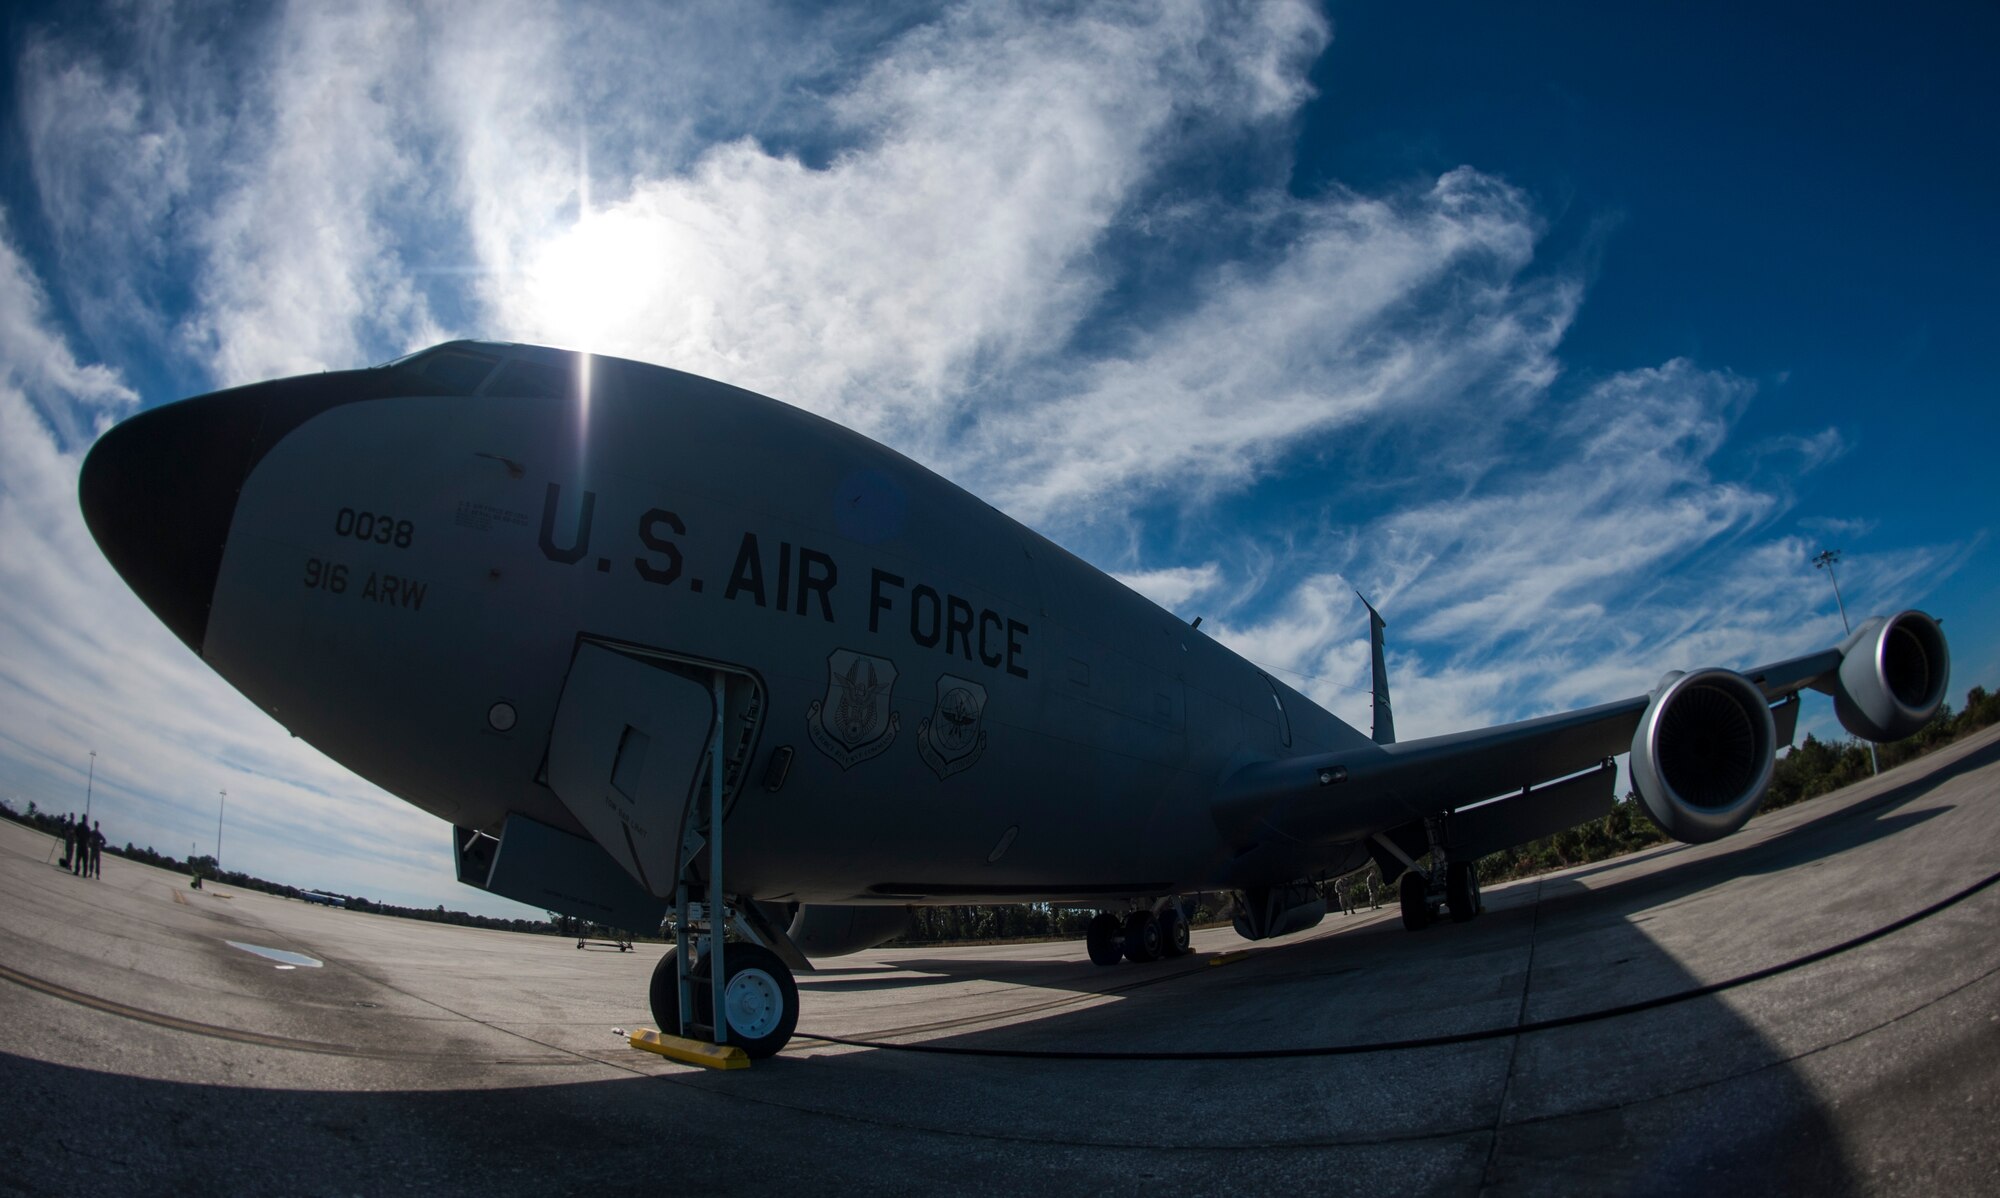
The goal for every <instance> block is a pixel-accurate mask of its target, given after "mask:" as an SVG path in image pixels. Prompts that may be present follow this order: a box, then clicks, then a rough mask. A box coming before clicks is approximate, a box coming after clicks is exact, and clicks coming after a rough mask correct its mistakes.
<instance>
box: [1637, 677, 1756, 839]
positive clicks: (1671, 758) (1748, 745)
mask: <svg viewBox="0 0 2000 1198" xmlns="http://www.w3.org/2000/svg"><path fill="white" fill-rule="evenodd" d="M1777 739H1778V738H1777V729H1776V727H1775V725H1774V724H1773V722H1772V719H1771V707H1770V704H1769V703H1767V702H1766V701H1765V699H1764V692H1763V691H1761V690H1759V689H1758V688H1757V686H1756V684H1755V683H1753V682H1751V681H1750V680H1749V679H1748V678H1745V677H1744V676H1743V675H1741V674H1738V673H1736V672H1734V671H1732V670H1714V669H1710V670H1696V671H1694V672H1692V673H1688V674H1679V675H1675V674H1669V675H1667V677H1666V678H1665V679H1664V680H1663V681H1662V683H1661V686H1660V688H1659V689H1658V690H1656V691H1655V692H1654V693H1653V701H1652V702H1651V703H1650V704H1649V705H1648V706H1647V707H1646V714H1645V715H1644V717H1642V718H1641V719H1640V721H1639V728H1638V731H1636V732H1634V733H1633V734H1632V786H1633V788H1634V789H1635V790H1637V791H1638V792H1639V798H1640V800H1641V801H1642V802H1644V803H1645V805H1646V813H1647V814H1648V815H1650V816H1652V817H1653V822H1654V823H1656V824H1658V825H1659V826H1660V830H1661V831H1663V832H1665V833H1666V834H1667V835H1669V836H1671V837H1673V838H1674V839H1675V840H1681V841H1686V842H1687V843H1689V844H1704V843H1707V842H1708V841H1711V840H1717V839H1720V838H1721V837H1724V836H1727V835H1729V834H1730V833H1731V832H1734V831H1736V830H1737V829H1738V828H1740V827H1742V826H1743V825H1744V824H1745V823H1746V822H1748V820H1749V819H1750V817H1751V816H1753V815H1755V814H1756V813H1757V807H1758V804H1760V803H1762V802H1763V801H1764V792H1765V790H1767V789H1768V788H1769V787H1770V785H1771V773H1772V770H1773V768H1774V767H1775V755H1776V753H1777Z"/></svg>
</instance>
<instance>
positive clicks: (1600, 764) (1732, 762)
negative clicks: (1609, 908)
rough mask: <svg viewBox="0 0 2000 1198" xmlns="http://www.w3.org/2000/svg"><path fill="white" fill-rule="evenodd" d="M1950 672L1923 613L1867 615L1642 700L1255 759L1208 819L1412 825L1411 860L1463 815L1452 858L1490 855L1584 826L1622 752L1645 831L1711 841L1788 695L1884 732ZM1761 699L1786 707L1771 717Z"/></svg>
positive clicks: (1928, 702) (1784, 728)
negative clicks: (1806, 696)
mask: <svg viewBox="0 0 2000 1198" xmlns="http://www.w3.org/2000/svg"><path fill="white" fill-rule="evenodd" d="M1949 668H1950V661H1949V655H1948V651H1947V650H1946V647H1945V641H1944V636H1943V633H1942V631H1941V630H1940V629H1939V628H1938V626H1937V624H1936V622H1935V621H1934V620H1932V619H1931V618H1930V617H1929V616H1927V615H1925V614H1924V613H1922V612H1914V611H1912V612H1903V613H1901V614H1900V615H1897V616H1893V617H1890V618H1887V619H1883V618H1881V617H1877V618H1875V619H1871V620H1869V621H1867V622H1866V623H1864V624H1863V625H1862V626H1861V627H1860V628H1858V629H1856V630H1855V631H1854V633H1853V634H1852V635H1850V636H1849V637H1848V638H1847V639H1846V640H1844V641H1843V642H1842V643H1841V644H1840V645H1837V646H1835V647H1833V648H1830V649H1825V650H1822V651H1820V652H1817V653H1810V654H1806V655H1803V656H1800V657H1794V658H1789V659H1787V660H1784V661H1779V662H1773V663H1771V664H1769V665H1764V666H1759V667H1757V668H1755V669H1752V670H1747V671H1743V672H1741V673H1738V672H1735V671H1730V670H1722V669H1704V670H1696V671H1692V672H1687V673H1680V672H1676V673H1672V674H1669V675H1667V676H1666V677H1665V678H1663V679H1662V680H1661V682H1660V685H1659V686H1658V687H1657V688H1656V689H1655V690H1654V691H1653V692H1652V693H1651V694H1649V695H1639V696H1635V697H1633V698H1630V699H1624V700H1620V701H1618V702H1615V703H1606V704H1602V705H1600V706H1597V707H1588V708H1584V709H1582V710H1578V711H1571V712H1564V713H1562V714H1559V715H1549V716H1541V717H1538V718H1536V719H1531V720H1522V721H1520V722H1518V723H1512V724H1502V725H1499V726H1497V727H1492V728H1483V729H1479V730H1476V731H1470V732H1456V733H1451V734H1449V735H1446V736H1434V737H1428V738H1425V739H1423V740H1414V741H1404V742H1402V743H1398V744H1387V745H1363V746H1359V747H1357V748H1354V749H1349V750H1343V751H1338V752H1332V753H1323V754H1312V755H1305V756H1300V757H1293V758H1288V759H1284V760H1279V761H1270V762H1262V763H1258V764H1256V765H1252V766H1249V767H1247V768H1245V769H1244V770H1242V771H1241V772H1239V773H1238V774H1237V775H1236V776H1234V777H1233V778H1232V779H1230V781H1229V783H1228V784H1227V785H1226V786H1225V788H1224V791H1223V793H1222V795H1221V796H1220V797H1219V798H1218V800H1217V801H1216V804H1215V808H1214V814H1215V818H1216V822H1217V824H1218V826H1219V827H1220V828H1221V830H1222V831H1223V834H1224V836H1225V837H1226V838H1227V839H1228V840H1229V841H1230V842H1231V843H1233V844H1235V845H1237V846H1239V847H1247V846H1250V845H1254V844H1257V843H1260V842H1264V841H1268V840H1271V839H1274V838H1275V839H1278V840H1282V841H1289V842H1292V843H1295V844H1301V845H1315V844H1325V845H1334V844H1340V843H1351V842H1354V841H1356V840H1361V839H1364V838H1368V837H1371V836H1374V835H1376V834H1378V833H1390V834H1394V833H1396V832H1397V831H1398V830H1402V835H1400V836H1394V837H1393V838H1394V839H1396V840H1398V841H1399V843H1401V844H1402V845H1403V851H1405V852H1408V851H1409V849H1410V848H1411V847H1412V845H1411V844H1410V837H1409V829H1410V827H1411V826H1412V825H1415V828H1416V838H1415V842H1414V852H1413V853H1410V855H1412V856H1414V855H1420V854H1421V853H1422V852H1423V851H1424V840H1423V831H1422V824H1423V821H1424V820H1426V819H1428V818H1430V817H1434V816H1440V815H1446V816H1451V814H1452V813H1462V815H1459V816H1456V817H1453V818H1455V819H1458V820H1460V821H1462V822H1465V823H1466V824H1467V825H1468V828H1469V831H1468V835H1467V839H1468V840H1469V841H1472V842H1476V844H1475V845H1469V846H1468V850H1462V851H1476V852H1491V851H1495V850H1497V849H1502V848H1507V847H1510V846H1511V845H1512V844H1519V843H1524V842H1525V841H1527V840H1532V839H1535V838H1536V837H1538V836H1543V835H1548V834H1550V833H1551V832H1555V831H1560V830H1562V829H1563V828H1568V827H1573V826H1575V825H1576V824H1577V823H1580V822H1582V820H1583V819H1588V818H1590V816H1591V814H1592V813H1593V812H1596V811H1598V806H1597V805H1598V804H1599V803H1601V804H1604V805H1608V803H1609V800H1610V789H1611V784H1612V777H1613V770H1612V768H1611V759H1612V758H1613V757H1615V756H1617V755H1618V754H1620V753H1625V752H1631V753H1632V754H1633V758H1632V763H1631V773H1632V781H1633V786H1634V788H1635V789H1636V790H1637V791H1638V792H1639V794H1640V796H1641V798H1642V799H1644V800H1645V803H1646V807H1647V810H1648V811H1649V812H1650V813H1651V814H1652V815H1653V818H1654V820H1655V822H1658V823H1659V824H1660V825H1661V827H1662V828H1663V829H1665V830H1666V831H1667V832H1668V833H1669V834H1670V835H1673V836H1675V837H1676V838H1678V839H1681V840H1686V841H1705V840H1712V839H1715V838H1716V837H1719V836H1723V835H1727V834H1728V833H1730V832H1733V831H1735V830H1736V829H1737V828H1738V827H1741V826H1742V824H1743V823H1744V822H1745V821H1747V820H1748V819H1749V818H1750V816H1751V815H1752V814H1754V813H1755V811H1756V808H1757V805H1758V804H1759V803H1760V802H1761V801H1762V798H1763V793H1764V790H1765V788H1766V787H1768V786H1769V784H1770V779H1771V772H1772V767H1773V761H1774V756H1775V753H1776V749H1777V746H1778V745H1779V744H1781V743H1789V742H1790V740H1791V736H1792V731H1793V728H1794V726H1795V725H1796V719H1797V702H1796V700H1795V699H1791V696H1794V695H1795V694H1796V693H1797V692H1798V691H1800V690H1803V689H1805V688H1807V687H1812V688H1815V689H1818V690H1822V691H1825V692H1827V693H1829V694H1832V695H1833V696H1834V700H1835V710H1836V712H1837V713H1838V715H1839V717H1840V719H1841V722H1842V724H1843V725H1845V726H1846V727H1847V729H1848V730H1849V731H1850V732H1853V733H1854V734H1856V735H1857V736H1861V737H1863V738H1865V739H1869V740H1890V739H1897V738H1900V737H1903V736H1907V735H1909V734H1910V733H1912V732H1914V731H1916V730H1917V729H1918V728H1920V727H1922V726H1923V724H1924V723H1925V722H1927V721H1928V720H1929V719H1930V718H1931V717H1932V716H1933V715H1935V714H1936V711H1937V709H1938V705H1939V704H1940V703H1942V701H1943V697H1944V693H1945V686H1946V683H1947V678H1948V674H1949ZM1773 700H1787V701H1785V702H1782V703H1781V705H1780V706H1779V707H1778V708H1777V709H1776V711H1775V713H1774V711H1773V708H1772V707H1771V703H1772V701H1773ZM1487 800H1498V801H1497V802H1491V803H1489V802H1487ZM1467 808H1470V809H1471V810H1470V811H1467V810H1466V809H1467ZM1579 812H1581V813H1582V814H1581V815H1579V814H1578V813H1579ZM1515 837H1518V838H1515ZM1495 841H1499V842H1501V843H1494V842H1495Z"/></svg>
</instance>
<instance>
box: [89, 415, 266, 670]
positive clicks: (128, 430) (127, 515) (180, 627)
mask: <svg viewBox="0 0 2000 1198" xmlns="http://www.w3.org/2000/svg"><path fill="white" fill-rule="evenodd" d="M267 391H268V385H266V386H262V387H244V388H239V389H237V390H235V391H225V392H220V393H217V394H215V395H204V396H201V397H199V398H196V399H187V400H182V401H181V402H179V403H172V404H166V405H164V406H162V407H158V408H153V409H151V410H148V411H144V412H140V413H139V414H138V415H136V416H133V417H131V418H130V419H128V420H126V421H124V422H123V423H121V424H119V425H118V426H117V427H115V428H113V429H112V430H111V431H110V432H107V433H105V434H104V435H103V436H102V437H100V438H98V441H97V444H96V445H94V446H92V447H91V450H90V454H89V456H88V457H86V458H85V459H84V462H83V474H82V477H81V479H80V481H79V483H78V499H79V501H80V502H81V503H82V505H83V518H84V522H85V523H86V524H88V525H89V526H90V534H91V535H92V536H93V537H95V538H97V544H98V547H99V548H100V549H102V550H103V551H104V556H105V557H106V558H108V559H110V562H111V565H112V567H113V568H115V569H116V570H117V571H118V573H119V574H120V575H121V576H123V577H124V579H125V582H126V585H128V586H130V587H131V588H132V589H133V591H135V592H137V594H138V596H139V598H141V599H143V600H144V601H145V603H146V606H147V607H150V608H152V609H153V614H155V615H157V616H159V617H160V619H161V620H162V621H163V622H164V623H165V624H166V626H167V627H168V628H171V629H173V631H174V635H176V636H178V637H180V638H181V640H183V641H185V642H186V643H187V646H188V648H190V649H193V650H194V651H195V653H196V654H199V653H200V652H201V644H202V638H203V636H204V635H205V633H206V630H207V626H208V608H209V600H210V598H211V597H212V596H213V594H214V592H215V578H216V573H217V571H218V570H220V568H221V566H222V550H223V546H224V545H225V544H226V543H227V542H228V540H229V525H230V521H231V520H232V519H233V518H234V516H235V513H236V493H237V490H238V489H239V487H240V486H241V485H242V482H243V479H244V477H245V475H246V474H247V473H248V472H249V469H250V467H251V466H252V465H254V464H255V457H256V455H255V447H256V443H257V441H258V432H259V429H260V426H261V425H262V423H263V416H264V410H265V407H266V399H267V398H268V396H267V395H266V394H263V393H265V392H267Z"/></svg>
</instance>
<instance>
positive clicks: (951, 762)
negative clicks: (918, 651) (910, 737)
mask: <svg viewBox="0 0 2000 1198" xmlns="http://www.w3.org/2000/svg"><path fill="white" fill-rule="evenodd" d="M985 715H986V688H985V687H983V686H981V685H979V684H978V683H977V682H974V681H972V680H971V679H969V678H960V677H958V676H957V675H955V674H946V675H944V676H943V677H941V678H939V679H938V682H937V706H936V707H934V708H932V709H931V714H930V716H929V717H928V718H926V719H925V720H924V721H923V722H922V723H920V724H918V725H917V752H918V753H920V754H922V755H923V759H924V764H926V765H928V766H930V767H931V769H933V770H935V771H936V772H937V776H938V777H939V778H949V777H951V776H952V775H953V774H956V773H958V772H959V771H960V770H969V769H971V768H972V767H973V765H975V764H976V763H977V762H978V761H979V755H980V754H982V753H984V752H985V751H986V733H985V731H984V730H982V729H981V728H980V726H979V724H980V721H981V720H982V719H983V718H984V717H985Z"/></svg>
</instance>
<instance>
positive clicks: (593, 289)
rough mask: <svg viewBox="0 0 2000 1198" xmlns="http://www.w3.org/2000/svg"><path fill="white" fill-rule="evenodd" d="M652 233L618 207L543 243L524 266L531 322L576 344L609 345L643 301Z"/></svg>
mask: <svg viewBox="0 0 2000 1198" xmlns="http://www.w3.org/2000/svg"><path fill="white" fill-rule="evenodd" d="M656 239H657V233H656V232H655V231H654V230H652V229H651V228H649V227H648V222H646V221H642V220H638V219H635V218H633V217H630V216H627V215H625V214H623V213H621V212H620V211H618V210H617V209H611V210H607V211H602V212H591V213H587V214H586V215H585V216H583V217H582V218H581V219H579V220H578V221H577V222H576V223H575V224H573V225H571V226H570V227H569V228H568V229H566V230H564V231H563V232H561V233H559V234H557V235H556V236H555V237H554V238H552V239H551V240H549V241H548V242H546V243H545V244H543V245H542V247H541V248H540V249H539V250H537V251H536V252H535V254H534V255H533V257H532V258H531V259H530V261H529V265H528V268H527V272H526V273H527V284H528V296H529V303H530V308H531V311H532V312H533V314H534V318H535V322H536V324H537V325H538V326H539V327H540V328H542V329H545V330H547V331H548V332H549V333H550V334H553V335H554V339H555V340H556V341H557V342H558V343H560V344H564V345H569V346H573V347H575V348H577V349H595V348H603V347H606V346H608V345H609V344H610V343H612V342H613V341H615V340H616V339H617V338H618V335H619V334H620V332H621V331H623V330H624V329H626V328H629V326H630V324H631V322H632V320H633V319H634V317H635V316H637V315H638V314H639V312H640V311H641V309H642V308H643V307H644V306H645V301H646V298H647V293H648V291H649V289H650V282H649V280H648V278H647V275H646V268H645V265H644V264H646V263H649V262H653V261H656V260H657V255H656V254H655V253H654V250H655V249H656V246H655V245H654V242H655V241H656Z"/></svg>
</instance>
